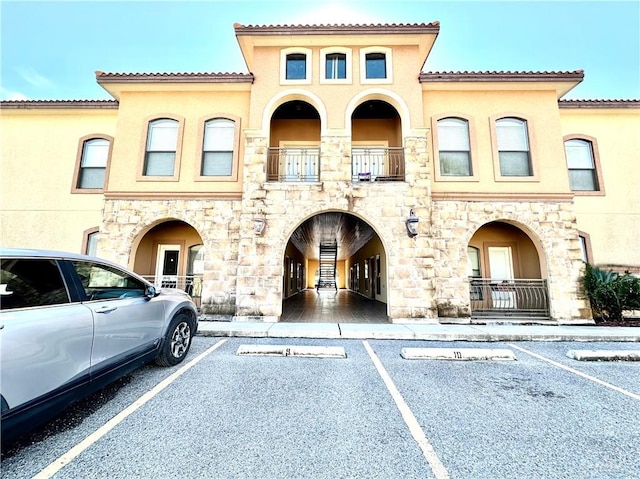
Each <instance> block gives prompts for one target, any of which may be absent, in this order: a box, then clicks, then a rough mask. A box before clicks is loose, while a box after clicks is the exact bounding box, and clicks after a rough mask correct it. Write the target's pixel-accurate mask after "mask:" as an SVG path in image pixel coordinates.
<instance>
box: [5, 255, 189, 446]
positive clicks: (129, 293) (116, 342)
mask: <svg viewBox="0 0 640 479" xmlns="http://www.w3.org/2000/svg"><path fill="white" fill-rule="evenodd" d="M0 263H1V270H0V341H1V344H0V346H1V347H0V365H1V370H0V376H1V377H0V401H1V403H2V439H3V441H4V440H6V439H11V438H13V437H15V436H17V435H18V434H21V433H23V432H26V431H27V430H28V429H31V428H33V427H35V426H36V425H38V424H40V423H42V422H44V421H46V420H48V419H50V418H51V417H52V416H53V415H55V414H57V413H59V412H60V411H62V410H63V409H64V408H66V407H67V406H68V405H69V404H70V403H71V402H73V401H74V400H77V399H80V398H81V397H83V396H86V395H87V394H90V393H91V392H93V391H96V390H97V389H99V388H101V387H103V386H105V385H106V384H108V383H110V382H112V381H114V380H116V379H118V378H119V377H122V376H124V375H125V374H127V373H129V372H131V371H132V370H133V369H135V368H137V367H139V366H141V365H142V364H144V363H147V362H149V361H152V360H155V361H156V363H158V364H160V365H162V366H172V365H176V364H178V363H180V362H181V361H182V360H183V359H184V358H185V356H186V355H187V352H188V351H189V347H190V346H191V339H192V337H193V335H194V334H195V332H196V329H197V327H198V313H197V309H196V307H195V305H194V304H193V302H192V301H191V298H189V296H188V295H187V294H186V293H184V292H182V291H179V290H175V289H171V290H158V289H156V288H155V287H154V286H153V285H152V284H151V283H149V282H147V281H145V280H144V279H142V278H141V277H140V276H138V275H136V274H134V273H132V272H129V271H127V270H125V269H123V268H121V267H119V266H118V265H116V264H113V263H110V262H108V261H104V260H101V259H98V258H93V257H89V256H84V255H77V254H72V253H60V252H54V251H40V250H13V249H0Z"/></svg>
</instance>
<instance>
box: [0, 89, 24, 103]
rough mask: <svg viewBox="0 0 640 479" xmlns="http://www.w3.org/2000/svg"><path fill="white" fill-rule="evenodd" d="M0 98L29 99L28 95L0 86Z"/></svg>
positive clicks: (9, 99) (11, 99)
mask: <svg viewBox="0 0 640 479" xmlns="http://www.w3.org/2000/svg"><path fill="white" fill-rule="evenodd" d="M0 99H2V100H8V101H24V100H29V97H28V96H27V95H25V94H23V93H20V92H18V91H11V90H7V89H6V88H1V87H0Z"/></svg>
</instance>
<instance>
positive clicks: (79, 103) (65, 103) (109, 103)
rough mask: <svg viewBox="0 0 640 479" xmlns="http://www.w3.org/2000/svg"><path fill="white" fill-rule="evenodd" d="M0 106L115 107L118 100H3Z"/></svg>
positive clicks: (17, 107)
mask: <svg viewBox="0 0 640 479" xmlns="http://www.w3.org/2000/svg"><path fill="white" fill-rule="evenodd" d="M0 108H2V109H11V110H20V109H24V110H27V109H34V108H43V109H44V108H48V109H79V108H80V109H85V108H87V109H89V108H91V109H116V108H118V102H117V101H115V100H3V101H0Z"/></svg>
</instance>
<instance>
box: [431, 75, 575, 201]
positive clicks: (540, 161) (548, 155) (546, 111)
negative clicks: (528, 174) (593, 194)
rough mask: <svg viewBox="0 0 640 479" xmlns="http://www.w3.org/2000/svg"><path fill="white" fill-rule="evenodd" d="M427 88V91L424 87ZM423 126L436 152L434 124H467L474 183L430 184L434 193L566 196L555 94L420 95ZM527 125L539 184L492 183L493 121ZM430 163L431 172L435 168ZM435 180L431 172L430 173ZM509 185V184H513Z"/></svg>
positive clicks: (460, 93)
mask: <svg viewBox="0 0 640 479" xmlns="http://www.w3.org/2000/svg"><path fill="white" fill-rule="evenodd" d="M425 88H428V85H426V86H425ZM424 105H425V108H424V114H425V123H427V124H429V125H431V127H432V131H431V135H430V139H431V141H430V142H429V145H430V147H431V150H432V155H434V156H433V157H434V158H435V157H436V156H437V155H438V152H437V151H434V141H433V138H434V135H435V134H436V132H435V131H433V130H434V129H435V123H433V122H432V119H435V118H442V117H444V116H458V115H459V116H461V117H462V118H465V119H467V120H469V122H470V136H471V138H470V142H471V155H472V157H474V159H475V160H476V164H477V166H478V169H479V171H478V180H477V181H455V180H453V179H451V180H450V181H437V180H436V181H434V183H433V191H434V192H460V191H465V192H499V193H525V192H527V193H569V192H570V189H569V176H568V174H567V170H566V162H565V160H564V158H565V156H564V146H563V142H562V126H561V124H560V116H559V114H558V102H557V96H556V93H555V91H499V90H498V91H482V90H479V91H466V90H459V91H429V90H426V91H425V92H424ZM504 116H509V117H519V118H522V119H524V120H526V121H527V126H528V132H529V144H530V152H531V160H532V163H533V166H534V172H537V173H538V178H535V179H526V180H524V181H495V178H496V175H497V172H496V171H495V167H494V148H495V145H494V144H493V143H494V141H493V140H492V132H491V125H492V124H493V123H494V121H495V118H496V117H504ZM435 165H436V162H435V161H434V163H433V166H432V168H435ZM433 173H434V177H435V170H433ZM512 180H513V178H512Z"/></svg>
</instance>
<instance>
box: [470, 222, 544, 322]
mask: <svg viewBox="0 0 640 479" xmlns="http://www.w3.org/2000/svg"><path fill="white" fill-rule="evenodd" d="M467 274H468V276H469V278H470V300H471V315H472V316H474V317H481V316H485V317H486V316H498V317H501V316H508V317H543V318H548V317H549V294H548V287H547V281H546V279H544V278H543V267H542V264H541V261H540V256H539V254H538V249H537V248H536V245H535V243H534V242H533V240H532V239H531V237H530V236H529V235H528V234H527V233H526V232H525V231H524V230H522V229H521V228H519V227H518V226H515V225H513V224H510V223H507V222H503V221H493V222H490V223H487V224H485V225H483V226H482V227H480V228H479V229H478V230H477V231H476V232H475V234H474V235H473V236H472V237H471V240H470V241H469V244H468V246H467Z"/></svg>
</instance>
